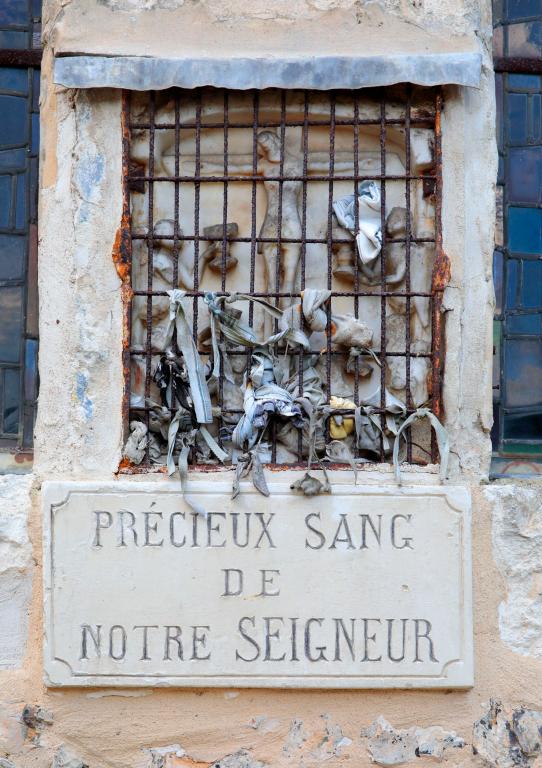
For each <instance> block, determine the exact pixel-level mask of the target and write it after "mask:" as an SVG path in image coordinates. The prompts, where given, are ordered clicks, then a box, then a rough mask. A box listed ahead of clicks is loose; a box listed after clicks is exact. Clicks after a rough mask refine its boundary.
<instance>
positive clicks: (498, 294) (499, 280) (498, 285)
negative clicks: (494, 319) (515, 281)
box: [493, 251, 503, 315]
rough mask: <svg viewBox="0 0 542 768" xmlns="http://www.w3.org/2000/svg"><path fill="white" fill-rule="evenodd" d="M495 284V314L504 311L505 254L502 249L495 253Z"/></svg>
mask: <svg viewBox="0 0 542 768" xmlns="http://www.w3.org/2000/svg"><path fill="white" fill-rule="evenodd" d="M493 284H494V286H495V314H497V315H500V314H501V312H502V291H503V255H502V253H501V252H500V251H495V253H494V254H493Z"/></svg>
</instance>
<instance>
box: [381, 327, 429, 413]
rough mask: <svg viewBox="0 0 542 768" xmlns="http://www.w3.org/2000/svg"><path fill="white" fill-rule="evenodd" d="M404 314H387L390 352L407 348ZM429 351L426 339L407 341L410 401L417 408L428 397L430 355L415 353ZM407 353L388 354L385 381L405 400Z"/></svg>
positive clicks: (390, 388) (389, 387) (392, 390)
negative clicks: (408, 349)
mask: <svg viewBox="0 0 542 768" xmlns="http://www.w3.org/2000/svg"><path fill="white" fill-rule="evenodd" d="M405 322H406V317H405V315H389V316H388V317H387V318H386V336H387V347H388V349H389V351H390V352H404V351H405V349H406V326H405ZM428 352H429V342H428V341H425V340H423V339H417V340H414V341H412V342H411V344H410V353H411V355H410V394H411V397H412V402H413V404H414V405H415V406H416V407H417V408H418V407H419V406H421V405H423V404H424V403H425V402H426V401H427V398H428V392H427V375H428V373H429V367H430V366H429V358H427V357H417V355H420V354H426V353H428ZM406 373H407V369H406V357H405V356H404V355H400V356H399V355H398V356H393V355H390V356H388V357H387V371H386V381H387V386H388V389H389V390H390V391H391V392H392V393H393V394H394V395H396V396H397V397H398V398H399V399H401V400H402V401H403V402H405V403H406V384H407V381H406V379H407V375H406Z"/></svg>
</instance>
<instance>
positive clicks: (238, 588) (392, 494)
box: [43, 473, 473, 688]
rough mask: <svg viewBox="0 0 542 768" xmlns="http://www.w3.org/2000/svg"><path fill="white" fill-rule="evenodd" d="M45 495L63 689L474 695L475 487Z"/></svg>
mask: <svg viewBox="0 0 542 768" xmlns="http://www.w3.org/2000/svg"><path fill="white" fill-rule="evenodd" d="M270 479H271V482H270V483H269V485H270V490H271V495H270V497H269V498H264V497H263V496H261V495H259V494H258V493H257V492H255V491H254V490H251V488H250V487H249V486H248V485H245V486H243V492H242V493H241V495H240V496H239V497H238V498H237V499H236V500H235V501H231V500H230V495H231V485H230V483H229V482H228V481H227V480H226V479H225V478H224V476H222V477H217V476H214V477H209V478H208V479H207V480H203V481H193V482H191V484H190V489H191V493H192V494H193V495H197V499H198V502H199V503H200V504H202V505H203V506H204V508H205V509H206V511H207V513H208V514H207V517H206V518H204V517H202V516H197V515H195V514H193V513H192V512H191V511H190V509H189V508H188V507H187V506H186V505H185V504H184V503H183V499H182V496H181V494H180V488H179V485H178V484H177V483H167V482H153V483H150V482H147V481H145V482H131V481H120V482H112V483H106V484H99V483H77V482H70V483H68V482H66V483H53V482H51V483H45V484H44V494H43V497H44V517H45V568H44V571H45V621H46V624H45V626H46V632H45V635H46V640H45V671H46V681H47V683H48V684H49V685H58V686H61V685H73V686H82V685H85V686H89V685H93V686H103V685H113V686H129V685H132V686H134V685H135V686H142V685H146V686H165V685H168V686H228V687H229V686H231V687H235V686H251V687H256V686H267V687H273V686H275V687H300V688H306V687H310V688H390V687H415V688H428V687H445V688H452V687H466V686H470V685H472V683H473V666H472V625H471V610H472V607H471V563H470V500H469V496H468V493H467V491H466V490H465V489H463V488H457V487H449V486H443V487H426V486H411V487H403V488H398V487H397V486H392V485H390V486H385V487H380V486H374V485H366V486H361V485H358V486H357V487H356V486H353V485H339V484H337V485H334V487H333V493H332V495H330V496H319V497H314V498H299V497H298V496H296V495H294V494H293V493H292V491H290V489H289V482H291V478H290V477H289V476H287V474H286V473H280V475H275V476H271V478H270Z"/></svg>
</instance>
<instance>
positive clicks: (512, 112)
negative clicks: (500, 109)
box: [508, 93, 528, 144]
mask: <svg viewBox="0 0 542 768" xmlns="http://www.w3.org/2000/svg"><path fill="white" fill-rule="evenodd" d="M527 99H528V96H527V95H526V94H523V93H511V94H509V96H508V138H509V140H510V141H511V142H512V144H526V143H527V136H528V128H527Z"/></svg>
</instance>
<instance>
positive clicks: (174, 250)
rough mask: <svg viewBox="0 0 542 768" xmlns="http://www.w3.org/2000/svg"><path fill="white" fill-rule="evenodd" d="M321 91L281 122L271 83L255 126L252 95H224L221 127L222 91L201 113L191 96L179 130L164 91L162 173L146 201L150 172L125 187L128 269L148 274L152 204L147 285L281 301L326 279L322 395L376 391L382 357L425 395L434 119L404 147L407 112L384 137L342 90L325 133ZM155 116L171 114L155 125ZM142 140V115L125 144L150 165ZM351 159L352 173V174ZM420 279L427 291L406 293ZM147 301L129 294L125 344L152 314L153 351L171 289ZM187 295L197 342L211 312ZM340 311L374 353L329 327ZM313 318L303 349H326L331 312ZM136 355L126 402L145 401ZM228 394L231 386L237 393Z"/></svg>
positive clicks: (233, 364) (393, 375)
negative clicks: (357, 117)
mask: <svg viewBox="0 0 542 768" xmlns="http://www.w3.org/2000/svg"><path fill="white" fill-rule="evenodd" d="M322 104H323V105H324V106H322V105H321V104H318V103H316V104H315V105H314V106H313V107H312V108H311V110H310V111H309V113H308V114H307V113H305V114H303V113H302V112H301V111H300V110H299V108H297V111H296V112H295V113H292V114H293V117H292V119H291V122H292V124H291V125H289V124H288V125H287V126H286V127H284V126H283V127H281V125H280V122H281V119H282V117H284V112H283V111H281V108H280V105H277V104H275V105H273V104H272V99H271V100H268V103H267V105H266V107H265V110H262V114H260V120H259V122H258V124H256V123H254V125H252V126H251V125H250V117H251V115H250V112H249V110H248V109H247V106H246V100H245V102H243V100H241V102H240V105H238V107H237V109H233V108H232V107H231V106H230V112H229V117H228V120H229V123H230V124H231V127H229V129H228V131H226V128H225V121H226V118H225V117H224V112H223V105H222V103H221V101H220V99H218V98H216V99H215V100H214V101H213V99H211V100H210V102H209V103H208V104H207V105H206V106H205V107H204V109H203V110H202V111H200V112H199V113H198V108H197V105H195V104H190V103H189V102H188V101H187V102H186V103H184V106H182V107H181V110H180V111H179V112H178V113H177V119H178V120H179V121H180V125H182V126H183V127H182V129H179V130H177V131H176V130H175V129H174V127H172V126H173V125H174V121H175V113H174V111H173V108H172V107H171V105H168V104H166V105H163V106H161V107H160V108H159V109H158V110H157V112H156V114H155V121H156V125H157V126H158V127H157V128H156V130H155V132H154V152H153V157H152V166H153V174H154V177H155V178H156V179H157V180H156V181H154V183H153V185H152V190H153V202H152V212H151V213H152V215H151V216H149V187H148V186H147V187H146V192H145V194H138V195H136V194H134V195H132V216H133V230H134V231H135V232H139V233H141V239H139V240H136V241H135V243H136V246H135V248H134V254H135V259H134V272H133V284H134V286H135V287H136V289H137V288H138V287H139V288H141V289H145V288H146V287H147V284H148V253H149V252H148V248H147V243H146V240H145V237H147V236H148V231H149V227H148V221H149V220H152V221H153V230H152V234H153V249H152V250H153V253H152V258H153V266H152V285H153V291H158V292H165V291H169V290H171V289H172V288H180V289H182V290H185V291H193V290H194V288H195V286H197V289H198V290H199V291H201V292H206V291H211V292H213V291H220V290H221V289H222V290H223V289H224V287H225V290H226V292H228V293H240V294H249V293H250V294H254V293H256V294H257V295H259V296H263V297H266V298H267V301H269V302H271V303H272V304H274V305H275V306H277V307H278V308H279V309H280V310H282V311H283V312H289V311H290V310H289V308H290V307H291V306H292V305H294V304H296V302H299V301H300V299H299V294H300V291H301V290H302V289H311V290H313V289H314V290H320V291H321V290H323V289H331V292H332V294H331V299H330V301H331V304H330V307H331V310H330V311H331V318H332V321H331V334H332V340H331V343H332V349H333V350H336V351H335V355H336V357H334V358H333V359H332V360H331V363H330V364H329V365H328V363H327V360H326V362H323V359H318V358H315V361H314V365H315V368H314V370H316V371H317V372H319V375H320V378H321V379H322V380H324V383H323V387H324V390H325V397H327V398H329V397H330V396H332V395H333V394H338V395H340V396H341V397H343V398H345V397H346V398H347V401H348V402H349V401H350V400H352V399H353V398H354V397H356V398H357V397H359V398H361V399H363V398H366V399H368V400H370V399H371V398H373V399H374V400H375V402H376V400H378V399H379V398H380V397H381V396H380V394H379V392H380V390H379V387H380V380H381V376H380V373H379V371H380V366H381V365H382V364H384V366H385V367H386V373H385V383H386V388H387V389H389V392H390V397H391V394H392V393H393V397H395V398H398V399H399V401H402V402H403V403H406V401H407V399H409V401H410V403H411V404H412V405H414V406H420V405H422V404H423V403H424V402H425V401H426V400H427V398H428V396H429V391H428V386H427V376H428V372H429V352H430V350H431V323H430V299H429V298H428V294H429V292H430V290H431V270H432V265H433V258H434V245H433V241H432V239H431V238H432V236H433V234H434V204H433V200H432V197H431V191H430V190H429V192H428V191H427V188H426V187H425V186H424V183H422V182H421V181H419V179H420V178H421V174H422V173H428V172H430V171H431V169H432V167H433V164H434V152H433V145H432V138H431V135H430V132H428V131H424V130H422V129H417V128H411V129H410V132H409V149H408V153H409V156H408V160H407V157H406V143H405V142H406V139H405V129H404V126H402V125H399V126H398V127H395V125H389V126H386V129H385V135H384V138H383V134H382V130H381V127H380V126H378V125H374V124H370V125H369V124H368V125H367V126H364V125H361V126H359V127H358V128H357V129H354V128H353V127H352V124H351V109H352V107H351V105H350V106H348V104H347V105H346V106H345V105H344V104H339V105H338V106H337V110H336V116H337V125H336V126H334V133H333V136H331V134H330V128H329V124H325V123H326V121H329V104H326V103H325V99H324V100H323V101H322ZM349 110H350V112H349ZM198 114H199V118H197V116H198ZM360 114H361V119H362V120H363V118H364V117H365V118H366V117H367V115H368V114H371V113H370V110H369V109H367V110H366V111H365V112H364V111H363V109H362V110H361V112H360ZM345 116H346V117H345ZM196 118H197V119H199V121H200V126H199V127H196V125H195V123H196V122H197V119H196ZM347 118H349V119H350V122H349V120H348V119H347ZM366 122H367V123H369V122H370V121H369V120H366ZM374 122H375V121H373V123H374ZM396 122H397V123H399V122H400V121H399V120H397V121H396ZM161 124H162V125H166V126H168V127H166V128H160V125H161ZM241 124H242V125H246V127H241ZM356 131H358V134H357V137H356ZM226 133H227V143H225V142H226V139H225V136H226ZM148 142H149V135H148V133H147V132H145V131H141V132H140V133H139V134H138V133H136V134H135V135H134V137H133V141H132V157H133V159H134V160H135V161H136V162H137V163H139V164H140V165H141V166H143V169H144V171H143V172H144V174H145V175H146V176H148V175H149V174H150V168H151V164H150V163H149V143H148ZM384 144H385V153H384V149H383V147H384ZM330 147H331V148H330ZM407 164H408V168H407ZM356 175H357V176H361V177H362V180H361V181H358V182H355V180H354V176H356ZM409 176H410V177H414V178H413V180H412V181H411V180H410V179H408V178H407V177H409ZM367 184H369V185H370V184H372V185H373V188H372V193H373V194H374V196H375V200H373V203H374V205H373V213H372V215H373V217H374V218H375V221H376V222H377V223H376V225H375V231H374V232H373V233H372V237H373V240H372V245H373V246H374V248H375V250H374V253H370V254H369V255H368V254H367V252H364V251H363V248H362V246H361V245H360V238H361V237H362V234H361V233H363V232H364V231H365V230H366V228H364V226H365V224H366V223H367V222H366V221H365V219H364V217H365V215H366V213H365V210H366V209H365V208H364V201H363V195H364V194H366V187H365V188H364V185H367ZM407 185H408V192H407V191H406V190H407ZM407 197H408V202H407ZM349 198H351V199H350V200H349ZM345 201H346V202H345ZM341 202H342V203H344V204H345V205H350V210H351V219H350V225H345V222H344V221H340V220H339V219H338V217H337V209H336V204H341ZM407 209H408V210H407ZM176 212H177V213H176ZM176 215H177V227H176V226H175V216H176ZM224 222H226V227H225V226H224ZM376 230H378V231H376ZM407 241H408V243H409V246H408V249H407ZM426 241H427V242H426ZM407 250H408V254H409V255H408V262H409V263H407ZM175 262H177V263H176V266H175ZM174 275H176V281H174ZM174 282H175V285H174ZM407 286H408V291H410V296H409V298H407V292H408V291H407ZM383 292H384V293H385V295H386V298H385V299H383V298H382V296H383ZM420 293H421V294H425V295H424V296H418V295H416V294H420ZM148 303H149V302H148V299H147V297H146V296H136V298H135V299H134V304H133V317H132V345H133V346H136V347H138V346H140V347H141V348H143V347H144V346H145V343H146V340H148V328H147V324H148V322H149V318H152V329H151V338H152V347H153V350H154V352H153V354H154V355H155V358H154V359H155V360H157V359H158V357H157V356H159V355H160V354H161V353H164V352H165V347H166V341H167V339H166V336H167V327H168V322H169V321H168V313H169V309H168V307H169V300H168V298H166V297H164V296H153V297H152V301H151V306H152V309H151V310H150V311H149V308H148ZM354 305H355V306H354ZM193 307H194V311H195V312H196V313H197V339H198V343H199V344H200V346H201V345H203V346H205V344H206V343H207V341H208V340H209V339H210V317H209V314H208V312H207V310H206V306H205V304H204V302H203V298H197V299H195V300H194V302H193ZM328 312H329V310H328ZM382 312H384V314H385V317H386V318H388V321H389V322H388V328H387V337H386V338H385V343H386V358H385V359H384V362H382V359H380V358H379V353H378V349H379V347H380V346H383V344H382V342H383V339H382V337H381V333H382V328H383V326H382ZM239 313H240V318H241V320H242V321H243V322H245V323H246V322H248V321H249V304H248V302H246V303H245V305H243V306H241V305H239ZM354 315H355V318H354ZM350 317H351V318H352V320H351V322H352V323H354V325H355V323H358V326H359V327H356V328H355V333H356V334H357V335H356V338H362V337H363V338H367V339H369V338H370V339H371V342H370V345H369V346H371V348H372V349H374V350H377V352H376V354H373V355H372V357H371V356H370V355H369V354H368V353H367V350H365V352H364V350H363V349H361V356H360V349H359V348H355V349H354V348H350V346H349V345H348V344H346V346H344V345H342V346H341V345H338V344H337V343H336V339H338V338H339V336H340V334H339V333H336V330H337V327H338V326H339V325H340V326H341V328H343V327H347V326H348V323H349V322H350V321H349V320H348V318H350ZM250 322H251V324H252V328H253V330H254V333H255V334H256V336H257V337H258V338H261V339H267V338H269V337H270V335H271V334H272V333H273V330H274V331H275V333H276V331H277V325H276V319H275V320H274V319H273V317H272V315H271V314H269V313H267V312H266V311H264V310H262V308H261V307H260V306H259V305H258V304H256V303H255V304H253V305H252V309H251V315H250ZM341 323H342V325H341ZM362 326H363V329H366V330H363V329H362V328H361V327H362ZM407 326H408V328H409V331H408V332H407ZM304 327H305V329H306V328H307V326H306V324H305V326H304ZM311 331H312V334H311V349H313V351H314V352H316V353H318V352H319V351H322V350H325V349H326V348H328V349H329V347H328V341H327V340H326V334H327V332H328V328H327V327H325V324H324V325H321V326H318V327H316V326H314V327H313V328H311ZM334 333H335V336H334V335H333V334H334ZM364 334H365V336H364ZM406 336H408V337H409V338H410V342H409V350H408V356H409V363H408V365H409V368H410V374H409V375H407V373H406V363H405V350H404V347H405V337H406ZM341 338H342V337H341ZM209 343H210V342H209ZM394 352H395V353H397V354H396V355H395V356H394V354H393V353H394ZM228 365H229V366H230V368H231V374H232V381H238V382H241V380H242V376H243V375H245V376H246V371H245V368H244V367H243V366H244V358H243V359H236V358H235V357H232V359H231V361H229V362H228ZM146 366H147V368H148V361H147V362H145V360H144V358H143V357H141V358H140V359H138V358H137V357H136V358H133V368H134V371H135V372H134V380H137V381H139V382H140V384H139V387H138V386H133V387H132V404H133V405H135V406H140V405H141V404H142V403H143V402H144V397H143V393H142V384H141V382H142V381H143V380H144V378H145V367H146ZM326 366H328V369H327V373H326V372H325V370H324V369H325V367H326ZM138 368H139V370H137V369H138ZM354 378H356V382H355V384H354ZM326 380H327V383H326ZM228 387H231V381H229V382H228ZM354 388H355V389H356V393H357V394H354ZM333 389H335V390H336V391H335V393H334V392H333V391H331V390H333ZM407 389H408V397H407ZM328 390H329V391H328ZM234 399H236V401H237V402H238V397H236V398H234ZM286 431H288V430H286ZM296 439H297V438H296ZM288 440H289V442H291V436H290V435H289V436H288Z"/></svg>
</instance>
